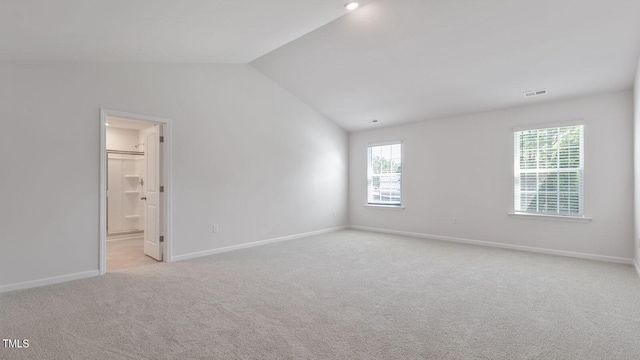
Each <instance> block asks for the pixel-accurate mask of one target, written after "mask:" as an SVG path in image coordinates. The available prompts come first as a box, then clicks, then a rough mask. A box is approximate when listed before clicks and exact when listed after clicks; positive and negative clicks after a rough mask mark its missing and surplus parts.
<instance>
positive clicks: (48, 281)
mask: <svg viewBox="0 0 640 360" xmlns="http://www.w3.org/2000/svg"><path fill="white" fill-rule="evenodd" d="M98 275H100V271H98V270H91V271H84V272H79V273H75V274H68V275H60V276H54V277H50V278H45V279H39V280H31V281H25V282H20V283H15V284H9V285H2V286H0V293H3V292H7V291H14V290H22V289H29V288H34V287H38V286H45V285H53V284H58V283H62V282H67V281H72V280H80V279H86V278H90V277H93V276H98Z"/></svg>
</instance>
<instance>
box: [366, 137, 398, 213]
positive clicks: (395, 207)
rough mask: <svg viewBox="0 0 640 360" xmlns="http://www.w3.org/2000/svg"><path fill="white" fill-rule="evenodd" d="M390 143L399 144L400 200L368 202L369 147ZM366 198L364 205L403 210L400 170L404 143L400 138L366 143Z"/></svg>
mask: <svg viewBox="0 0 640 360" xmlns="http://www.w3.org/2000/svg"><path fill="white" fill-rule="evenodd" d="M391 145H400V164H401V165H400V166H401V171H400V202H399V203H398V204H385V203H370V202H369V149H371V148H372V147H379V146H391ZM365 154H366V161H365V163H366V167H367V170H366V188H365V189H366V195H365V196H366V198H365V206H366V207H371V208H381V209H394V210H403V209H404V196H403V195H402V188H403V182H404V180H403V178H404V176H403V173H404V172H403V171H402V163H403V159H404V143H403V142H402V141H401V140H396V141H385V142H375V143H368V144H367V150H366V153H365Z"/></svg>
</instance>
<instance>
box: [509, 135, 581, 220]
mask: <svg viewBox="0 0 640 360" xmlns="http://www.w3.org/2000/svg"><path fill="white" fill-rule="evenodd" d="M583 133H584V126H583V125H575V126H563V127H553V128H544V129H532V130H523V131H516V132H515V133H514V150H515V151H514V153H515V166H514V167H515V174H514V175H515V179H514V180H515V181H514V185H515V186H514V187H515V211H519V212H528V213H542V214H553V215H574V216H575V215H578V216H581V215H583V213H584V199H583V194H584V190H583V188H584V186H583V178H584V167H583V166H584V164H583V163H584V156H583V151H584V149H583V147H584V146H583V143H584V140H583V139H584V134H583Z"/></svg>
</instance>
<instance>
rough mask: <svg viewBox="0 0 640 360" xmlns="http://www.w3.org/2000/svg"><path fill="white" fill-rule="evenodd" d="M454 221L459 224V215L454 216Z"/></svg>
mask: <svg viewBox="0 0 640 360" xmlns="http://www.w3.org/2000/svg"><path fill="white" fill-rule="evenodd" d="M453 223H454V224H457V223H458V217H457V216H454V217H453Z"/></svg>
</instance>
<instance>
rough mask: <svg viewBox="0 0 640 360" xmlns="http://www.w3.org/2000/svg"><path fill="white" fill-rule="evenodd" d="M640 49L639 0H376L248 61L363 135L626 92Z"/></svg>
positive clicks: (313, 105)
mask: <svg viewBox="0 0 640 360" xmlns="http://www.w3.org/2000/svg"><path fill="white" fill-rule="evenodd" d="M639 57H640V1H637V0H609V1H602V0H518V1H513V0H455V1H451V0H376V1H373V2H371V3H369V4H368V5H366V6H363V7H361V8H360V9H357V10H356V11H354V12H352V13H349V14H347V15H345V16H343V17H341V18H339V19H337V20H335V21H333V22H331V23H329V24H327V25H325V26H323V27H321V28H319V29H317V30H315V31H313V32H311V33H309V34H307V35H305V36H302V37H300V38H298V39H296V40H294V41H292V42H290V43H288V44H286V45H285V46H283V47H281V48H279V49H277V50H275V51H272V52H270V53H268V54H266V55H264V56H262V57H260V58H258V59H256V60H254V61H252V62H251V63H250V64H251V65H252V66H254V67H255V68H256V69H258V70H259V71H261V72H263V73H264V74H266V75H267V76H268V77H270V78H271V79H273V80H274V81H276V82H277V83H279V84H280V85H281V86H282V87H284V88H285V89H287V90H288V91H290V92H291V93H293V94H295V95H296V96H298V97H299V98H300V99H301V100H303V101H305V102H306V103H307V104H309V105H311V106H312V107H314V108H315V109H316V110H318V111H320V112H321V113H322V114H324V115H325V116H326V117H327V118H329V119H331V120H333V121H334V122H336V123H337V124H339V125H340V126H342V127H343V128H345V129H347V130H349V131H357V130H362V129H367V128H370V127H375V126H385V125H393V124H400V123H406V122H413V121H420V120H427V119H433V118H438V117H446V116H451V115H457V114H465V113H472V112H482V111H487V110H492V109H498V108H505V107H513V106H520V105H525V104H535V103H539V102H544V101H553V100H559V99H564V98H570V97H577V96H583V95H589V94H595V93H600V92H606V91H614V90H618V89H629V88H631V87H632V82H633V78H634V72H635V69H636V64H637V62H638V58H639ZM545 88H546V89H548V91H549V93H548V95H545V96H541V97H536V98H525V97H524V96H523V92H525V91H529V90H538V89H545ZM373 119H377V120H379V122H378V123H377V124H369V123H368V122H369V121H371V120H373Z"/></svg>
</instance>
